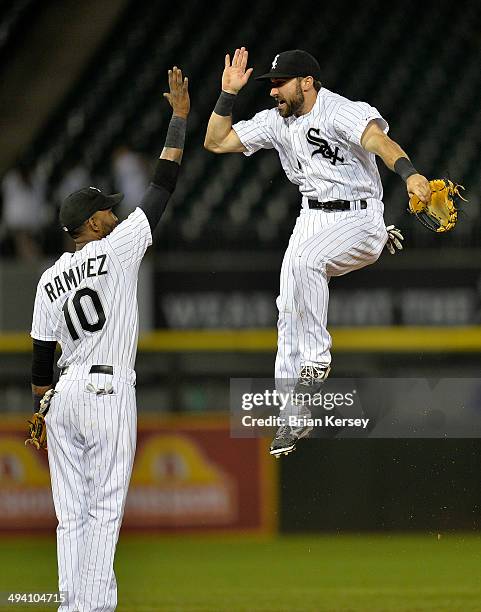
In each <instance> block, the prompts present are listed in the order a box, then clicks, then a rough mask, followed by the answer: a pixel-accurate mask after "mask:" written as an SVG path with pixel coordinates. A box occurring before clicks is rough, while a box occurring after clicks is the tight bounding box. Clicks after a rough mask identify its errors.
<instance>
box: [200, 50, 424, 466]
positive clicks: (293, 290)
mask: <svg viewBox="0 0 481 612" xmlns="http://www.w3.org/2000/svg"><path fill="white" fill-rule="evenodd" d="M247 58H248V52H247V50H246V49H245V47H241V48H240V49H236V51H235V53H234V56H233V58H232V62H231V59H230V56H229V55H226V57H225V67H224V72H223V74H222V92H221V94H220V97H219V99H218V101H217V104H216V106H215V108H214V112H213V113H212V115H211V117H210V120H209V124H208V127H207V133H206V137H205V147H206V148H207V149H208V150H209V151H212V152H213V153H244V155H252V154H253V153H255V152H256V151H258V150H259V149H276V151H277V152H278V154H279V158H280V162H281V165H282V168H283V169H284V172H285V173H286V176H287V178H288V179H289V180H290V181H291V182H292V183H294V184H296V185H298V186H299V191H300V193H301V211H300V215H299V217H298V219H297V222H296V224H295V227H294V231H293V233H292V235H291V238H290V240H289V246H288V247H287V250H286V253H285V255H284V260H283V263H282V268H281V277H280V293H279V297H278V298H277V308H278V311H279V318H278V340H277V357H276V364H275V377H276V384H277V385H278V386H279V385H280V386H281V387H282V386H283V384H284V383H285V384H286V385H287V387H289V385H290V383H288V382H287V381H297V382H296V383H295V385H292V384H291V385H290V386H291V387H292V386H293V387H294V388H293V397H294V398H296V397H303V398H307V400H308V399H309V398H311V399H312V397H313V396H314V395H315V394H316V393H318V392H319V389H320V386H321V384H322V382H323V381H324V380H325V379H326V378H327V376H328V374H329V370H330V365H331V354H330V348H331V336H330V335H329V333H328V331H327V328H326V324H327V309H328V300H329V290H328V283H329V279H330V278H331V277H332V276H341V275H343V274H347V273H348V272H351V271H352V270H357V269H359V268H363V267H364V266H367V265H369V264H372V263H374V262H375V261H376V260H377V259H378V257H379V255H380V253H381V251H382V249H383V247H384V246H385V245H386V243H387V246H388V248H389V249H390V250H392V248H393V244H392V243H393V239H394V242H395V238H396V233H394V234H393V233H392V232H391V231H390V232H389V233H388V231H387V230H392V227H389V228H386V227H385V224H384V220H383V211H384V206H383V202H382V195H383V193H382V184H381V179H380V176H379V172H378V168H377V165H376V158H375V156H376V155H378V156H379V157H381V159H382V160H383V161H384V163H385V164H386V165H387V167H388V168H390V169H391V170H394V171H395V172H397V173H398V174H400V176H401V177H402V178H403V179H404V180H405V181H406V186H407V190H408V193H409V195H410V196H411V195H416V196H418V197H419V198H420V199H421V200H422V201H423V202H427V201H429V197H430V187H429V183H428V181H427V179H426V178H425V177H424V176H421V175H420V174H419V173H418V172H417V171H416V170H415V169H414V167H413V165H412V163H411V162H410V160H409V158H408V156H407V154H406V153H405V152H404V151H403V150H402V149H401V147H400V146H399V145H398V144H397V143H395V142H394V141H393V140H391V139H390V138H389V137H388V136H387V131H388V124H387V122H386V121H385V120H384V119H383V118H382V117H381V115H380V114H379V112H378V111H377V109H375V108H374V107H372V106H370V105H369V104H367V103H365V102H352V101H351V100H348V99H347V98H344V97H343V96H341V95H339V94H336V93H334V92H332V91H329V90H328V89H326V88H325V87H323V86H322V85H321V69H320V66H319V63H318V62H317V60H316V59H315V58H314V57H313V56H312V55H310V54H309V53H307V52H305V51H301V50H293V51H284V52H282V53H278V54H277V55H276V56H275V57H274V59H273V61H272V65H271V67H270V70H269V71H268V72H267V73H265V74H263V75H262V76H260V77H257V78H258V79H260V80H262V81H268V82H270V95H271V97H272V98H273V99H274V102H275V106H274V108H271V109H269V110H264V111H261V112H259V113H257V114H256V115H254V117H252V118H251V119H249V120H248V121H239V122H238V123H236V124H234V125H232V109H233V107H234V104H235V100H236V96H237V94H238V93H239V91H240V90H241V89H242V88H243V87H244V86H245V85H246V83H247V81H248V80H249V78H250V76H251V74H252V71H253V69H252V68H247ZM396 231H397V230H396ZM291 390H292V389H291ZM307 400H306V401H304V400H302V401H300V402H299V401H298V402H296V401H295V400H294V401H293V402H292V404H291V405H290V407H289V410H291V411H292V412H293V414H295V415H303V414H307V413H309V411H308V409H307V406H306V405H303V404H306V403H307ZM296 404H297V405H296ZM299 404H300V405H299ZM288 414H289V412H288V411H285V412H284V415H283V416H286V415H288ZM311 429H312V428H310V427H307V426H303V425H300V426H299V427H292V426H288V425H286V426H281V427H280V428H279V429H278V431H277V434H276V436H275V438H274V440H273V442H272V444H271V454H273V455H275V456H279V455H280V454H282V453H284V454H288V453H289V452H291V451H292V450H294V448H295V445H296V442H297V440H298V439H299V438H302V437H305V436H307V435H308V434H309V433H310V431H311Z"/></svg>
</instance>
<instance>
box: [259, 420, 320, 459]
mask: <svg viewBox="0 0 481 612" xmlns="http://www.w3.org/2000/svg"><path fill="white" fill-rule="evenodd" d="M311 431H312V427H309V426H308V425H305V426H303V427H291V426H290V425H281V427H279V429H278V430H277V432H276V435H275V437H274V439H273V440H272V442H271V448H270V451H269V452H270V454H271V455H273V456H274V457H275V458H276V459H279V457H280V456H281V455H288V454H289V453H292V451H293V450H295V448H296V444H297V441H298V440H300V439H301V438H306V437H307V436H308V435H309V434H310V433H311Z"/></svg>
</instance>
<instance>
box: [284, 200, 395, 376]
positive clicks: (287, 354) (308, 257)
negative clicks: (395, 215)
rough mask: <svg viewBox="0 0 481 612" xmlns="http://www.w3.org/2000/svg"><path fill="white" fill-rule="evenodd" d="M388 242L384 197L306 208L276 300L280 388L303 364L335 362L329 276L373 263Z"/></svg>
mask: <svg viewBox="0 0 481 612" xmlns="http://www.w3.org/2000/svg"><path fill="white" fill-rule="evenodd" d="M386 241H387V232H386V227H385V225H384V219H383V204H382V202H379V201H376V200H368V207H367V208H366V209H364V210H353V211H340V212H329V211H323V210H310V209H305V208H303V209H302V210H301V213H300V215H299V217H298V218H297V221H296V224H295V227H294V230H293V232H292V235H291V238H290V240H289V245H288V247H287V250H286V252H285V255H284V259H283V262H282V267H281V279H280V293H279V297H278V298H277V302H276V303H277V308H278V311H279V318H278V326H277V327H278V336H277V356H276V364H275V377H276V380H277V381H278V382H277V386H278V387H285V385H283V383H282V381H293V380H296V379H297V378H298V377H299V373H300V370H301V367H302V366H303V365H314V364H319V365H322V366H327V365H330V363H331V353H330V349H331V344H332V342H331V336H330V334H329V332H328V331H327V311H328V304H329V287H328V283H329V279H330V278H331V277H332V276H342V275H343V274H347V273H348V272H351V271H352V270H357V269H359V268H363V267H364V266H367V265H369V264H372V263H374V262H375V261H376V260H377V259H378V257H379V255H380V254H381V251H382V249H383V247H384V245H385V244H386ZM288 384H290V383H288Z"/></svg>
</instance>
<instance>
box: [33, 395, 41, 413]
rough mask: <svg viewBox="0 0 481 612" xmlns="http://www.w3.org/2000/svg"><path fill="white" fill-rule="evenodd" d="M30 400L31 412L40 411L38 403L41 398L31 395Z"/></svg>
mask: <svg viewBox="0 0 481 612" xmlns="http://www.w3.org/2000/svg"><path fill="white" fill-rule="evenodd" d="M32 400H33V411H34V412H38V411H39V410H40V402H41V401H42V396H41V395H35V394H32Z"/></svg>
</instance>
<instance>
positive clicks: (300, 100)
mask: <svg viewBox="0 0 481 612" xmlns="http://www.w3.org/2000/svg"><path fill="white" fill-rule="evenodd" d="M304 101H305V98H304V92H303V91H302V88H301V84H300V82H299V81H297V82H296V93H295V94H294V97H293V98H292V100H284V102H285V106H284V108H278V109H277V110H278V112H279V115H280V116H281V117H284V119H287V117H291V116H292V115H297V114H298V113H299V111H300V110H301V109H302V107H303V106H304Z"/></svg>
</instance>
